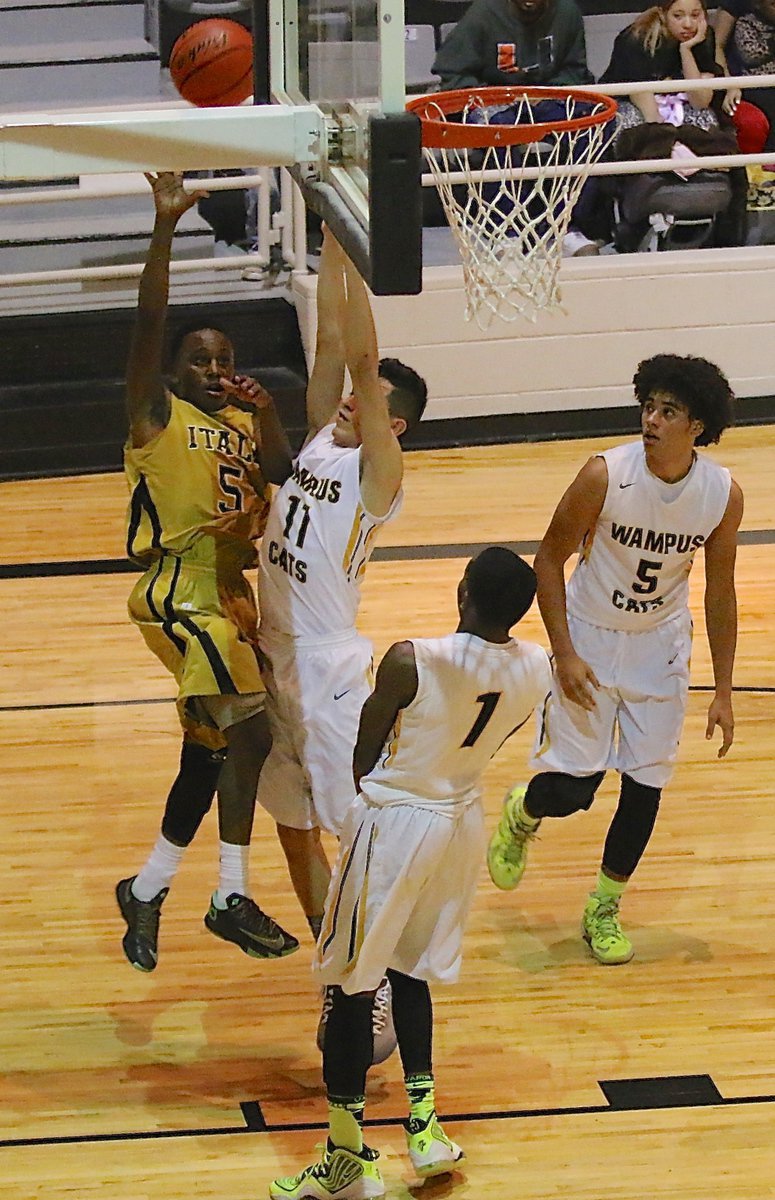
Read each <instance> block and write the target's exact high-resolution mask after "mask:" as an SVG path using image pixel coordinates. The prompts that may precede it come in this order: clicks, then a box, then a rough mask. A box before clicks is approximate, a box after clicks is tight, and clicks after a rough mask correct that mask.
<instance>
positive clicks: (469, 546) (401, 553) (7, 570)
mask: <svg viewBox="0 0 775 1200" xmlns="http://www.w3.org/2000/svg"><path fill="white" fill-rule="evenodd" d="M773 543H775V529H746V530H743V532H742V533H740V534H739V535H738V544H739V545H741V546H769V545H772V544H773ZM493 544H494V543H493V542H491V541H488V542H442V543H439V544H438V545H424V546H377V547H375V549H374V552H373V554H372V556H371V561H372V562H405V561H407V560H416V559H440V558H472V557H473V555H474V554H478V553H479V551H480V550H484V548H485V547H486V546H490V545H493ZM497 544H498V545H499V546H506V547H508V549H509V550H513V551H514V553H515V554H535V553H536V551H537V550H538V547H539V545H540V542H538V541H528V542H498V543H497ZM141 570H143V568H142V567H138V566H137V565H136V564H135V563H132V562H129V560H128V559H126V558H95V559H90V558H85V559H72V560H67V561H63V562H38V563H0V579H43V578H49V577H53V576H57V575H60V576H65V575H129V574H135V575H136V574H138V573H139V572H140V571H141Z"/></svg>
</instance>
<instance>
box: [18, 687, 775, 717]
mask: <svg viewBox="0 0 775 1200" xmlns="http://www.w3.org/2000/svg"><path fill="white" fill-rule="evenodd" d="M774 690H775V689H774ZM174 703H175V697H174V696H161V697H158V696H154V697H153V698H152V699H150V700H69V701H62V703H61V704H0V712H54V711H56V710H59V709H64V708H123V707H124V706H125V705H126V706H128V705H130V704H174Z"/></svg>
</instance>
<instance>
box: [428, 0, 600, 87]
mask: <svg viewBox="0 0 775 1200" xmlns="http://www.w3.org/2000/svg"><path fill="white" fill-rule="evenodd" d="M433 73H434V74H435V75H440V76H441V89H442V91H452V90H453V89H455V88H466V87H476V85H477V84H482V85H484V86H486V87H508V86H509V85H514V84H521V83H523V84H529V85H532V86H538V87H545V86H550V87H551V86H555V87H562V86H570V87H573V86H577V87H578V86H580V85H582V84H585V83H591V81H592V76H591V74H590V73H589V69H588V67H587V51H586V45H585V43H584V23H583V20H582V16H581V12H580V10H579V9H578V8H577V6H576V4H575V2H574V0H474V2H473V4H472V5H471V7H470V8H469V9H468V10H467V12H466V13H465V15H464V16H463V17H461V19H460V20H459V21H458V23H457V25H456V26H455V28H454V29H453V30H452V32H451V33H450V35H449V37H447V38H446V40H445V41H444V44H443V45H442V47H441V49H440V50H439V52H438V54H437V55H436V59H435V62H434V64H433Z"/></svg>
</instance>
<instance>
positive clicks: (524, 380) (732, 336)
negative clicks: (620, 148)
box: [294, 246, 775, 419]
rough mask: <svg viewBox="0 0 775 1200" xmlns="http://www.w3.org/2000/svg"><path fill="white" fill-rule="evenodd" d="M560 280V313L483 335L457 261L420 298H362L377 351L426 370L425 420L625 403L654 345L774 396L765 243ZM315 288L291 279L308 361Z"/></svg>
mask: <svg viewBox="0 0 775 1200" xmlns="http://www.w3.org/2000/svg"><path fill="white" fill-rule="evenodd" d="M561 280H562V287H563V303H564V305H565V308H566V315H564V316H563V315H555V316H548V315H542V316H541V317H539V319H538V320H537V321H536V323H535V324H532V323H530V322H529V321H525V320H519V321H518V322H516V323H514V324H508V325H507V324H504V323H502V322H496V321H493V323H492V325H491V327H490V329H489V330H488V332H487V333H486V334H483V333H482V332H481V331H480V330H479V329H478V327H477V326H476V325H475V324H473V323H466V321H465V320H464V309H465V303H464V296H463V291H462V271H461V269H460V268H457V267H434V268H429V269H427V270H426V272H425V277H424V289H423V292H422V294H421V295H420V296H403V297H402V296H391V297H375V298H374V300H373V305H374V314H375V322H376V325H377V334H378V338H379V344H380V351H381V353H382V354H384V355H395V356H396V357H399V358H402V359H403V360H404V361H406V362H407V363H409V364H410V366H413V367H414V368H415V369H416V370H418V371H420V373H421V374H422V375H424V376H425V377H426V378H427V380H428V385H429V389H430V395H431V399H430V400H429V403H428V408H427V412H426V416H427V417H428V418H429V419H443V418H452V417H463V416H474V415H482V416H484V415H490V414H495V413H515V412H519V413H523V412H548V411H554V410H559V409H579V408H581V409H583V408H603V407H608V406H612V407H618V406H622V405H625V404H631V403H632V400H631V380H632V375H633V371H634V368H635V366H636V365H637V363H638V362H639V361H640V360H641V359H642V358H646V357H649V356H650V355H652V354H657V353H662V352H668V353H675V354H698V355H702V356H704V357H706V358H709V359H711V360H712V361H714V362H716V363H718V364H719V366H720V367H721V368H722V369H723V370H724V371H725V372H726V373H727V374H728V376H729V378H730V381H731V382H732V385H733V387H734V389H735V390H736V392H737V394H738V395H739V396H762V395H770V394H774V393H775V246H750V247H739V248H733V249H728V250H684V251H674V252H661V253H654V254H634V255H602V256H600V257H599V258H594V257H592V258H582V259H568V260H565V261H564V262H563V265H562V273H561ZM315 286H316V277H315V276H303V277H299V278H297V279H296V281H295V284H294V291H295V296H296V302H297V309H298V314H299V322H300V325H301V329H302V337H303V339H304V344H305V347H307V348H308V358H309V347H311V346H314V330H315V304H314V296H315Z"/></svg>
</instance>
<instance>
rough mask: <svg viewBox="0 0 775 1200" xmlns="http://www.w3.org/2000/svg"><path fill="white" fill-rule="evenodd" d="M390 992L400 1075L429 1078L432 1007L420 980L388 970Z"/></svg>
mask: <svg viewBox="0 0 775 1200" xmlns="http://www.w3.org/2000/svg"><path fill="white" fill-rule="evenodd" d="M387 977H388V979H389V980H390V987H391V989H392V992H393V1024H394V1025H395V1028H396V1038H397V1039H398V1051H399V1054H400V1055H401V1062H402V1064H403V1068H404V1075H405V1076H406V1077H408V1076H409V1075H430V1074H431V1073H432V1067H431V1062H432V1058H433V1005H432V1004H431V992H430V988H429V987H428V985H427V983H426V982H425V980H424V979H413V978H412V976H411V975H402V974H401V972H400V971H388V973H387Z"/></svg>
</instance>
